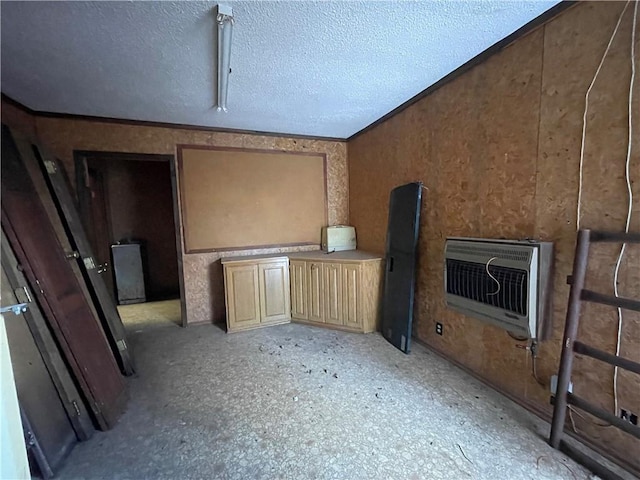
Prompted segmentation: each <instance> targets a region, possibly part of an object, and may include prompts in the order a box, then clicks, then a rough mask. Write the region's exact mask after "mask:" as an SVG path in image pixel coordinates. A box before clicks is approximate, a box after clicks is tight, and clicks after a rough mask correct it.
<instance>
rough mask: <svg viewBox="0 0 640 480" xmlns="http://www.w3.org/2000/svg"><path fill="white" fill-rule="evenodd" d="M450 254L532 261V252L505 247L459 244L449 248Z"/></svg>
mask: <svg viewBox="0 0 640 480" xmlns="http://www.w3.org/2000/svg"><path fill="white" fill-rule="evenodd" d="M447 251H448V252H450V253H462V254H467V255H484V256H487V257H489V258H491V257H496V258H503V259H505V260H515V261H518V262H528V261H529V260H530V259H531V252H530V251H527V250H522V249H517V248H509V247H503V246H500V245H483V244H479V243H472V244H469V245H464V244H462V245H461V244H458V245H455V244H454V245H451V246H449V247H448V250H447Z"/></svg>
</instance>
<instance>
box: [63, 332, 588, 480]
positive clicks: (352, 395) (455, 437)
mask: <svg viewBox="0 0 640 480" xmlns="http://www.w3.org/2000/svg"><path fill="white" fill-rule="evenodd" d="M129 331H130V343H131V344H132V345H133V347H134V354H135V357H136V361H137V367H138V375H137V377H135V378H131V379H130V380H129V381H128V382H129V387H130V391H131V400H130V403H129V407H128V410H127V412H126V413H125V415H124V416H123V417H122V418H121V420H120V422H119V424H118V425H117V426H116V427H115V428H114V429H113V430H111V431H109V432H98V433H97V434H96V435H94V437H93V438H92V439H90V440H89V441H87V442H84V443H82V444H79V445H78V446H76V448H75V449H74V451H73V452H72V453H71V455H70V457H69V458H68V459H67V461H66V464H65V466H64V468H63V469H62V471H61V472H60V473H59V478H61V479H67V478H74V479H76V478H87V479H99V478H102V479H116V478H130V479H192V478H193V479H213V478H220V479H455V480H460V479H465V478H470V479H571V480H575V479H588V478H592V476H591V475H590V474H589V472H587V471H586V470H585V469H583V468H582V467H581V466H579V465H577V464H576V463H574V462H573V461H571V460H569V459H568V458H567V457H565V456H564V455H562V454H561V453H559V452H558V451H555V450H553V449H552V448H550V447H549V446H548V445H547V443H546V441H545V436H546V435H547V433H548V426H547V425H546V424H544V423H542V422H541V421H540V420H539V419H537V418H535V417H534V416H532V415H531V414H529V413H528V412H526V411H524V410H523V409H522V408H520V407H518V406H517V405H515V404H514V403H512V402H510V401H509V400H507V399H506V398H504V397H502V396H501V395H499V394H498V393H496V392H494V391H493V390H491V389H489V388H487V387H485V386H484V385H482V384H481V383H479V382H478V381H476V380H475V379H473V378H471V377H469V376H468V375H467V374H465V373H464V372H462V371H460V370H459V369H457V368H456V367H454V366H452V365H451V364H449V363H448V362H447V361H445V360H443V359H442V358H440V357H438V356H437V355H435V354H434V353H432V352H430V351H428V350H427V349H425V348H424V347H421V346H420V345H414V349H413V352H412V353H411V354H410V355H408V356H407V355H404V354H402V353H401V352H399V351H398V350H396V349H395V348H393V347H391V346H390V345H389V344H388V343H387V342H386V341H385V340H384V339H383V338H382V337H381V336H380V335H378V334H369V335H358V334H348V333H340V332H336V331H332V330H325V329H321V328H315V327H308V326H303V325H298V324H291V325H282V326H278V327H272V328H266V329H261V330H254V331H249V332H243V333H236V334H230V335H228V334H226V333H225V332H224V331H222V330H221V329H220V328H218V327H216V326H211V325H203V326H196V327H189V328H187V329H183V328H179V327H178V326H176V325H175V323H173V322H172V321H170V320H162V321H158V322H146V324H145V325H144V326H142V327H141V325H140V324H139V323H134V324H129Z"/></svg>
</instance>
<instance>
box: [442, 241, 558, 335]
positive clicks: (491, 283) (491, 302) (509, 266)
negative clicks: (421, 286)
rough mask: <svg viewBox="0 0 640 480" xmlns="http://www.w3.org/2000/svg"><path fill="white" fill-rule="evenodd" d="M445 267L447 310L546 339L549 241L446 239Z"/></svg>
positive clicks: (550, 266) (550, 273)
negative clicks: (450, 309)
mask: <svg viewBox="0 0 640 480" xmlns="http://www.w3.org/2000/svg"><path fill="white" fill-rule="evenodd" d="M443 266H444V293H445V300H446V302H447V306H448V307H449V308H452V309H454V310H457V311H458V312H461V313H463V314H464V315H467V316H469V317H474V318H477V319H478V320H481V321H483V322H487V323H490V324H492V325H495V326H497V327H500V328H503V329H505V330H507V331H509V332H512V333H514V334H517V335H520V336H526V337H527V338H532V339H537V340H538V341H540V340H545V339H547V338H549V336H550V333H551V322H550V321H548V320H547V319H550V317H551V291H552V287H553V286H552V279H553V244H552V243H551V242H537V241H533V240H522V241H518V240H504V239H488V238H462V237H455V238H448V239H447V241H446V243H445V255H444V265H443Z"/></svg>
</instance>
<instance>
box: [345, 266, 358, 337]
mask: <svg viewBox="0 0 640 480" xmlns="http://www.w3.org/2000/svg"><path fill="white" fill-rule="evenodd" d="M359 296H360V265H357V264H351V263H345V264H344V265H342V305H343V307H344V325H345V327H350V328H358V329H361V328H362V321H361V316H362V315H361V312H360V305H359V304H358V297H359Z"/></svg>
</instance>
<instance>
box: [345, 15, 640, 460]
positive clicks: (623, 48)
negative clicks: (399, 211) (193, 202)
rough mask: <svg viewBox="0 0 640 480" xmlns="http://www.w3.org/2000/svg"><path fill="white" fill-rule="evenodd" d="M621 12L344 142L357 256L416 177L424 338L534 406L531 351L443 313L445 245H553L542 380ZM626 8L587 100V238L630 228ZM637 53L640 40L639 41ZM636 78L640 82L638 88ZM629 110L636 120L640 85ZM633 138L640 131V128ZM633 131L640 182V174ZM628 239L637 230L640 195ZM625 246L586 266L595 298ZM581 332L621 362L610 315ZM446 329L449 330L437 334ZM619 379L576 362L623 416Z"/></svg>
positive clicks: (637, 269) (637, 332)
mask: <svg viewBox="0 0 640 480" xmlns="http://www.w3.org/2000/svg"><path fill="white" fill-rule="evenodd" d="M622 7H623V3H620V2H606V3H605V2H602V3H600V2H585V3H583V4H579V5H577V6H576V7H573V8H571V9H569V10H567V11H565V12H564V13H563V14H561V15H560V16H558V17H556V18H555V19H553V20H552V21H550V22H549V23H547V24H546V25H545V26H544V27H542V28H539V29H537V30H536V31H534V32H532V33H530V34H529V35H527V36H525V37H522V38H521V39H519V40H518V41H517V42H515V43H514V44H512V45H511V46H509V47H508V48H506V49H505V50H503V51H502V52H500V53H499V54H497V55H495V56H493V57H491V58H490V59H488V60H487V61H486V62H483V63H482V64H480V65H479V66H477V67H475V68H473V69H472V70H470V71H468V72H467V73H465V74H464V75H462V76H460V77H458V78H457V79H456V80H454V81H453V82H451V83H449V84H447V85H445V86H444V87H442V88H440V89H439V90H436V91H435V92H434V93H432V94H431V95H429V96H427V97H425V98H424V99H422V100H420V101H419V102H417V103H415V104H414V105H412V106H411V107H409V108H408V109H406V110H404V111H403V112H402V113H400V114H398V115H396V116H394V117H392V118H391V119H389V120H388V121H386V122H384V123H382V124H380V125H379V126H377V127H375V128H374V129H372V130H371V131H369V132H367V133H365V134H363V135H361V136H359V137H357V138H355V139H354V140H352V141H350V142H349V144H348V153H349V178H350V181H349V197H350V222H351V224H353V225H355V227H356V230H357V233H358V243H359V247H361V248H363V249H368V250H372V251H375V252H383V251H384V241H385V234H386V227H387V212H388V194H389V191H390V190H391V188H393V187H394V186H397V185H400V184H403V183H406V182H409V181H417V180H421V181H423V182H424V183H425V185H426V186H427V187H428V189H429V190H428V191H427V192H426V198H425V200H424V203H423V210H422V218H421V229H420V247H419V272H418V277H417V296H416V309H415V332H414V333H415V335H416V336H417V337H418V338H419V339H420V340H422V341H424V342H425V343H427V344H429V345H431V346H433V347H434V348H436V349H437V350H439V351H441V352H443V353H444V354H445V355H447V356H448V357H450V358H452V359H454V360H456V361H458V362H460V363H462V364H464V365H465V366H466V367H468V368H470V369H471V370H473V371H474V372H476V373H477V374H478V375H480V376H482V377H483V378H485V379H487V380H488V381H490V382H491V383H493V384H495V385H497V386H498V387H500V388H501V389H503V390H505V391H507V392H508V393H510V394H511V395H513V396H515V397H516V398H518V399H520V401H521V402H523V403H526V404H528V405H530V406H532V407H533V408H536V409H538V410H541V411H544V412H551V407H550V406H549V387H548V386H540V385H539V384H538V383H537V382H536V381H535V380H534V378H533V376H532V374H531V361H530V359H529V356H528V354H527V352H526V351H524V350H522V349H518V348H516V347H515V343H516V342H515V341H514V340H512V339H511V338H510V337H509V336H508V335H507V334H506V332H504V331H502V330H499V329H497V328H494V327H492V326H489V325H486V324H484V323H481V322H480V321H478V320H474V319H471V318H466V317H464V316H462V315H459V314H456V313H454V312H453V311H451V310H449V309H447V308H446V307H445V304H444V300H443V290H444V289H443V250H444V241H445V238H446V237H447V236H474V237H495V238H499V237H507V238H524V237H535V238H539V239H544V240H551V241H553V242H555V247H556V258H555V268H556V274H555V279H554V281H555V297H554V315H553V321H554V324H555V328H554V335H553V338H552V339H551V340H549V341H548V342H546V343H544V344H542V346H541V350H540V353H539V360H538V365H537V366H538V376H539V378H540V379H541V380H542V381H544V382H545V383H546V385H548V384H549V377H550V376H551V375H552V374H554V373H556V371H557V368H558V362H559V353H560V344H561V338H562V332H563V327H564V319H565V312H566V304H567V298H568V291H569V289H568V287H567V285H566V277H567V275H569V274H570V273H571V267H572V262H573V252H574V242H575V238H576V201H577V191H578V190H577V188H578V162H579V152H580V138H581V129H582V114H583V109H584V95H585V92H586V89H587V87H588V85H589V83H590V82H591V79H592V77H593V74H594V73H595V70H596V68H597V66H598V63H599V62H600V59H601V57H602V54H603V52H604V48H605V47H606V45H607V42H608V40H609V36H610V35H611V32H612V30H613V27H614V25H615V23H616V21H617V18H618V15H619V13H620V11H621V9H622ZM632 10H633V9H632V8H629V9H628V11H627V14H626V16H625V17H624V19H623V22H622V24H621V26H620V31H619V33H618V36H617V37H616V40H615V41H614V43H613V45H612V49H611V52H610V55H609V57H608V58H607V60H606V62H605V64H604V66H603V69H602V72H601V74H600V77H599V78H598V81H597V83H596V85H595V86H594V89H593V91H592V95H591V100H590V104H591V107H590V111H589V127H588V131H587V143H586V156H585V168H584V196H583V199H584V203H583V219H582V221H583V224H582V225H583V227H585V228H594V229H611V230H621V229H622V228H623V227H624V222H625V218H626V208H627V194H626V184H625V181H624V161H625V155H626V145H627V95H628V90H629V81H630V55H629V49H630V38H631V36H630V35H631V21H632V18H631V13H632ZM639 46H640V45H639ZM638 50H639V48H638V46H637V47H636V51H638ZM637 81H638V79H637V78H636V82H637ZM635 90H636V97H635V98H636V100H635V104H634V115H635V116H636V118H637V119H640V109H639V108H638V106H640V102H638V101H637V98H638V96H639V95H640V90H639V89H638V88H637V84H636V89H635ZM636 129H638V131H640V125H639V124H638V122H637V121H636ZM639 138H640V135H637V134H636V135H634V143H633V148H634V150H633V157H632V166H631V172H632V175H633V177H634V180H636V182H637V180H638V172H640V162H639V160H640V141H639ZM636 185H637V183H636ZM635 190H636V195H635V200H634V203H635V207H634V208H635V214H634V217H633V222H632V229H633V230H635V231H638V230H640V191H638V190H637V187H635ZM619 248H620V247H619V246H615V245H610V246H607V247H599V248H597V249H596V250H595V251H594V255H593V256H592V257H591V262H590V270H589V279H588V284H589V287H588V288H592V289H594V290H598V291H602V292H606V293H613V292H612V285H611V283H612V278H613V268H614V264H615V260H616V255H617V252H618V250H619ZM639 250H640V249H639V248H637V247H634V248H630V249H628V250H627V255H626V256H625V260H624V262H623V266H622V268H621V271H620V293H621V294H622V295H623V296H631V297H636V298H638V296H640V251H639ZM583 318H584V320H583V323H582V327H581V331H580V336H581V338H582V339H584V340H585V341H586V342H587V343H590V344H593V345H595V346H597V347H600V348H602V349H604V350H607V351H614V349H615V343H616V328H617V316H616V311H615V309H613V308H607V307H592V306H588V307H587V309H586V311H585V316H584V317H583ZM437 321H439V322H443V323H444V335H443V336H438V335H436V334H435V323H436V322H437ZM622 332H623V333H622V347H621V354H622V355H623V356H626V357H628V358H631V359H633V360H635V361H640V316H639V315H637V314H634V313H633V312H624V323H623V331H622ZM612 377H613V368H611V367H608V366H606V365H604V364H600V363H599V362H596V361H592V360H590V359H588V358H580V359H578V360H577V361H576V362H575V374H574V378H573V381H574V384H575V392H576V393H579V394H580V395H582V396H583V397H584V398H587V399H588V400H589V401H591V402H593V403H595V404H597V405H601V406H602V407H603V408H606V409H608V410H609V411H613V394H612ZM635 377H637V376H635V375H633V374H630V373H629V374H627V373H626V372H622V371H621V372H620V374H619V385H618V389H619V399H620V407H621V408H626V409H630V410H632V411H634V412H638V411H640V379H638V378H635ZM574 417H575V422H576V425H577V428H578V431H579V432H580V434H581V435H583V436H585V437H588V438H589V439H591V440H592V441H594V442H596V443H598V444H599V445H601V446H602V447H603V448H606V449H608V451H610V452H612V453H614V454H615V453H616V451H619V452H622V453H621V454H622V456H623V457H624V458H625V459H626V460H628V461H630V462H633V463H634V465H635V466H636V467H638V468H640V442H639V441H637V440H635V439H633V438H632V437H631V436H628V435H626V434H624V433H621V432H619V431H618V430H616V429H613V428H603V427H597V426H595V425H593V424H592V423H590V422H589V421H585V420H584V419H582V418H580V417H579V416H577V415H574Z"/></svg>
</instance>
